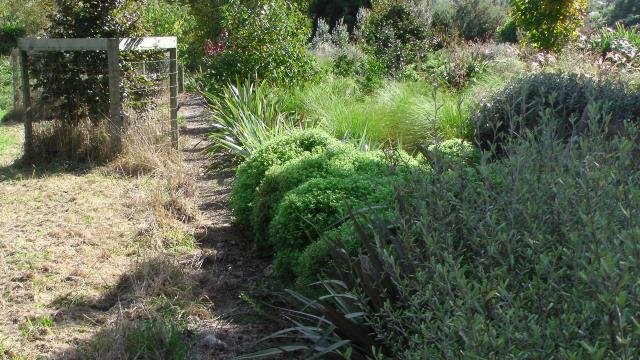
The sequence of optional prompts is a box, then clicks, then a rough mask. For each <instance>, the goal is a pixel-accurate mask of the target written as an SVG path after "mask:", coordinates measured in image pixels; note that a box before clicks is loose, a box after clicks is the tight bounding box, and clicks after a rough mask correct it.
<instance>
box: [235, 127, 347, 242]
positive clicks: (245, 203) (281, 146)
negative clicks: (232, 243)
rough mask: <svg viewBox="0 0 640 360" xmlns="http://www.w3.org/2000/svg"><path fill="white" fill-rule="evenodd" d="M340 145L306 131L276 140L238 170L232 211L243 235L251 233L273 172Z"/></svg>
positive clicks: (313, 132) (317, 132) (267, 144)
mask: <svg viewBox="0 0 640 360" xmlns="http://www.w3.org/2000/svg"><path fill="white" fill-rule="evenodd" d="M338 144H339V141H338V140H336V139H335V138H333V137H331V136H330V135H327V134H326V133H324V132H321V131H317V130H305V131H296V132H293V133H291V134H288V135H286V136H282V137H278V138H275V139H273V140H271V141H269V142H268V143H266V144H265V145H264V146H263V147H262V148H260V149H258V150H257V151H255V152H254V153H253V154H252V155H251V157H249V158H248V159H247V160H246V161H245V162H244V163H242V164H241V165H240V166H239V167H238V172H237V175H236V182H235V186H234V189H233V192H232V194H231V201H230V203H231V208H232V209H233V212H234V215H235V221H236V224H237V225H238V227H239V228H240V229H241V230H243V231H248V230H250V224H251V214H252V212H253V206H254V201H255V200H256V195H257V189H258V187H259V186H260V183H261V182H262V179H263V177H264V175H265V173H266V172H267V170H269V168H271V167H272V166H274V165H279V164H282V163H285V162H287V161H289V160H292V159H295V158H297V157H300V156H302V155H304V154H305V153H313V152H320V151H322V150H324V149H325V148H327V147H328V146H337V145H338Z"/></svg>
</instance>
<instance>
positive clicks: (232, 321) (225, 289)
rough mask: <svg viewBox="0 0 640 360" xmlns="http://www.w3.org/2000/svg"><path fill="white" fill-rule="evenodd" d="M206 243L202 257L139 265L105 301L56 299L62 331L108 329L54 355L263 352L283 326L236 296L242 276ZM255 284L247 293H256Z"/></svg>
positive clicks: (169, 256)
mask: <svg viewBox="0 0 640 360" xmlns="http://www.w3.org/2000/svg"><path fill="white" fill-rule="evenodd" d="M203 240H205V239H203ZM202 245H203V250H204V251H203V253H201V254H196V255H189V256H188V257H183V258H182V259H180V258H178V259H176V256H175V255H172V254H165V255H159V256H157V257H153V258H150V259H148V260H145V261H142V262H140V263H138V264H137V265H136V266H135V267H133V268H132V269H131V270H130V271H129V272H127V273H125V274H123V275H122V276H121V277H120V279H119V280H118V281H117V283H116V284H115V285H113V286H111V287H109V288H108V289H106V291H104V293H102V294H101V295H100V296H99V297H97V298H91V297H80V296H77V295H75V296H74V295H69V294H67V295H65V296H61V297H58V298H57V299H54V300H53V301H52V302H51V303H50V304H49V305H48V307H49V308H52V309H55V314H56V315H55V316H54V321H55V326H56V328H57V329H58V331H61V332H63V333H64V332H66V331H71V330H72V329H74V328H76V327H78V326H81V327H83V326H87V325H88V326H91V327H99V328H100V330H99V331H98V332H97V333H95V334H93V335H92V336H91V337H90V338H88V339H83V340H80V341H77V342H75V343H73V345H72V346H70V347H68V348H66V349H63V350H61V351H59V352H58V353H55V354H52V355H51V356H50V358H51V359H190V358H194V357H199V358H212V359H218V358H230V357H231V356H235V355H239V354H240V353H244V352H246V351H254V350H256V347H259V346H261V344H260V345H259V344H257V341H258V340H259V339H260V338H261V337H263V336H266V335H268V334H269V333H271V332H273V331H275V330H277V328H276V327H274V325H275V324H274V323H273V322H272V321H271V322H270V323H267V322H266V321H265V319H264V317H260V316H258V314H256V311H255V309H253V308H251V306H250V305H249V304H247V303H246V302H244V301H242V300H240V299H239V297H240V296H238V295H231V294H230V291H233V292H236V291H239V290H238V284H239V283H240V284H242V281H241V280H242V279H241V278H237V277H235V276H237V274H236V275H234V274H230V273H229V270H228V266H226V265H225V260H224V259H221V258H219V257H216V256H212V255H208V256H205V255H204V254H205V253H206V246H207V245H208V244H207V245H205V244H202ZM247 285H248V284H245V285H244V286H242V292H245V291H246V292H251V291H252V289H251V288H250V287H249V286H247ZM222 299H226V300H222ZM256 329H259V330H258V331H256ZM248 330H249V331H251V333H250V334H247V331H248Z"/></svg>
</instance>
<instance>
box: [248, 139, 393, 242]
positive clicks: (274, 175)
mask: <svg viewBox="0 0 640 360" xmlns="http://www.w3.org/2000/svg"><path fill="white" fill-rule="evenodd" d="M389 172H390V170H389V164H388V163H387V162H386V160H385V158H384V155H383V154H382V153H379V152H370V153H363V152H360V151H358V150H356V149H355V148H354V147H353V146H349V145H343V144H341V145H339V146H330V147H328V148H326V149H325V150H324V151H322V152H318V153H307V154H304V155H302V156H301V157H299V158H296V159H293V160H291V161H289V162H286V163H284V164H282V165H277V166H273V167H271V169H269V170H268V171H267V173H266V174H265V176H264V179H263V181H262V183H261V184H260V186H259V188H258V195H257V200H256V201H255V205H254V208H253V216H252V226H253V234H254V235H255V241H256V245H257V247H258V248H259V249H261V248H262V249H264V248H266V246H267V241H266V240H267V234H266V233H265V232H264V231H261V230H260V229H266V228H268V227H269V224H270V223H271V220H272V219H273V217H274V215H275V212H276V208H277V207H278V204H279V203H280V201H281V200H282V198H283V197H284V196H285V194H286V193H288V192H289V191H291V190H293V189H295V188H297V187H298V186H301V185H302V184H304V183H306V182H307V181H310V180H312V179H318V178H329V177H330V178H343V177H351V176H355V175H358V174H367V175H371V176H385V175H389Z"/></svg>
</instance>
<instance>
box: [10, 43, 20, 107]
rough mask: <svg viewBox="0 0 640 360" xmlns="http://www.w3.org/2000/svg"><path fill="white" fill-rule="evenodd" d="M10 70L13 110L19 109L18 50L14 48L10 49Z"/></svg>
mask: <svg viewBox="0 0 640 360" xmlns="http://www.w3.org/2000/svg"><path fill="white" fill-rule="evenodd" d="M11 71H12V74H13V78H12V79H13V110H14V111H19V110H20V98H21V97H22V96H21V93H22V92H21V91H20V51H19V50H18V49H17V48H15V49H13V50H12V51H11Z"/></svg>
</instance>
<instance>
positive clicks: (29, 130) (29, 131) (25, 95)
mask: <svg viewBox="0 0 640 360" xmlns="http://www.w3.org/2000/svg"><path fill="white" fill-rule="evenodd" d="M20 64H21V65H22V66H21V67H22V107H23V113H22V118H23V119H24V156H25V158H27V159H29V158H30V157H31V155H32V153H33V124H32V123H31V122H32V121H33V119H32V117H33V114H32V113H31V92H30V86H29V55H28V54H27V52H26V51H21V52H20Z"/></svg>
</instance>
